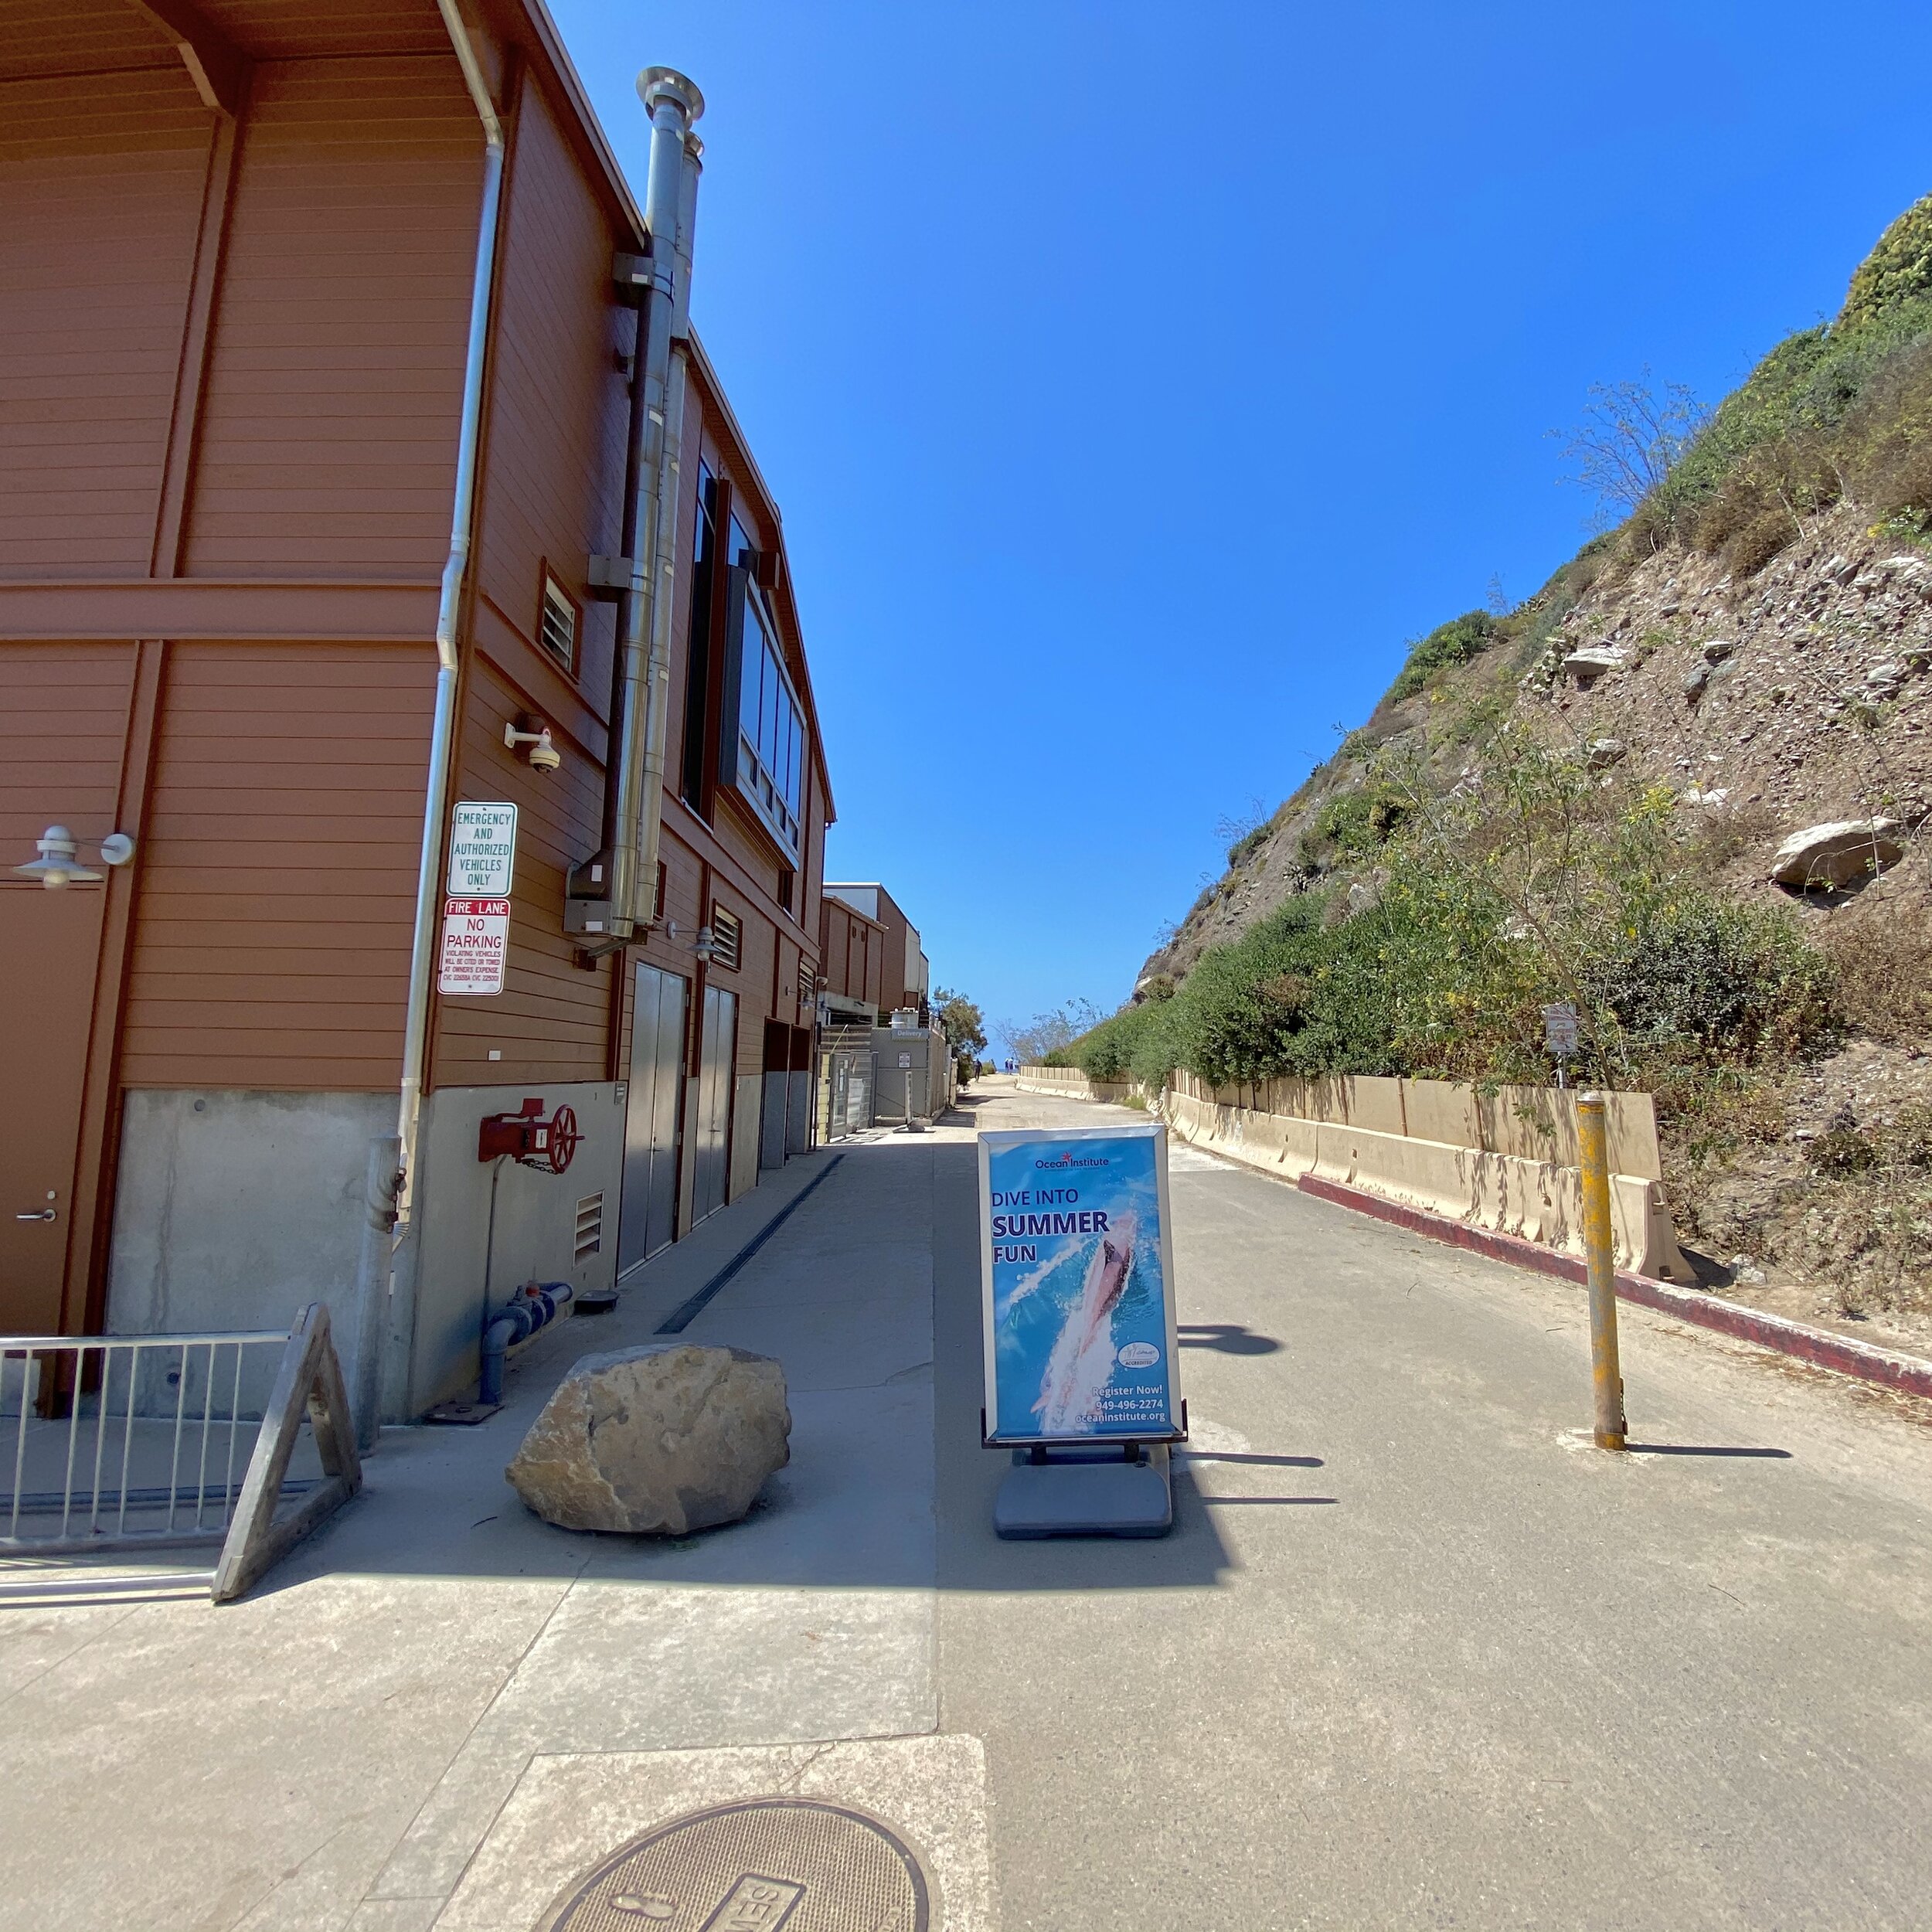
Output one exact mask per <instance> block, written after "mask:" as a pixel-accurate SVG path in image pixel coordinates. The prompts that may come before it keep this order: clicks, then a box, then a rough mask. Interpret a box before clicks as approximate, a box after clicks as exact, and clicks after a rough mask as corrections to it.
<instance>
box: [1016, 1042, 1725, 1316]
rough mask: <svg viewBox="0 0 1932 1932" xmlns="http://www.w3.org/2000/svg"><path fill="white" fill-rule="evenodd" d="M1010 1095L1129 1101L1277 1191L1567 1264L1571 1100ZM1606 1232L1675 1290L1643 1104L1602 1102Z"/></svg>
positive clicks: (1039, 1071)
mask: <svg viewBox="0 0 1932 1932" xmlns="http://www.w3.org/2000/svg"><path fill="white" fill-rule="evenodd" d="M1020 1086H1021V1087H1022V1090H1026V1091H1028V1092H1032V1093H1040V1094H1063V1095H1065V1096H1066V1097H1068V1098H1070V1099H1077V1100H1115V1101H1117V1100H1124V1099H1125V1098H1126V1097H1128V1094H1130V1092H1136V1093H1138V1097H1139V1098H1140V1099H1141V1102H1142V1104H1145V1105H1147V1106H1148V1107H1151V1109H1153V1111H1156V1112H1158V1114H1160V1116H1161V1117H1162V1118H1163V1119H1165V1121H1167V1122H1168V1124H1169V1125H1170V1126H1171V1127H1172V1128H1173V1129H1174V1131H1175V1132H1176V1133H1177V1134H1179V1135H1180V1136H1181V1138H1182V1139H1183V1140H1185V1141H1189V1142H1190V1143H1192V1145H1196V1146H1200V1147H1205V1148H1210V1149H1212V1150H1213V1151H1214V1152H1216V1153H1217V1154H1221V1155H1226V1156H1227V1157H1228V1158H1230V1159H1232V1160H1236V1161H1239V1162H1241V1163H1242V1164H1243V1165H1245V1166H1248V1167H1252V1168H1258V1169H1260V1171H1262V1172H1265V1173H1269V1174H1274V1175H1279V1176H1280V1177H1281V1178H1282V1179H1286V1180H1294V1181H1298V1180H1299V1179H1301V1177H1302V1175H1304V1174H1313V1175H1318V1177H1320V1178H1321V1179H1324V1180H1328V1181H1333V1182H1338V1183H1339V1184H1340V1185H1342V1186H1345V1187H1352V1188H1359V1189H1363V1190H1365V1191H1366V1192H1369V1193H1372V1194H1379V1195H1381V1196H1384V1197H1385V1198H1386V1199H1389V1200H1394V1201H1404V1202H1409V1203H1410V1204H1411V1205H1413V1206H1417V1207H1420V1208H1424V1209H1428V1210H1429V1211H1430V1213H1436V1214H1442V1215H1447V1216H1450V1217H1451V1218H1452V1219H1457V1220H1462V1221H1468V1222H1469V1223H1471V1224H1473V1225H1474V1226H1478V1227H1483V1228H1488V1229H1491V1230H1494V1231H1495V1232H1497V1233H1503V1234H1513V1235H1516V1236H1520V1237H1521V1238H1522V1239H1524V1240H1531V1241H1536V1242H1539V1243H1543V1245H1545V1246H1546V1247H1555V1248H1561V1249H1564V1250H1567V1251H1569V1252H1570V1253H1582V1251H1583V1240H1582V1235H1581V1227H1582V1221H1583V1188H1582V1177H1581V1176H1580V1174H1579V1173H1578V1172H1577V1120H1576V1095H1575V1094H1574V1092H1573V1091H1566V1090H1560V1089H1557V1088H1554V1087H1499V1088H1498V1089H1496V1090H1495V1091H1494V1092H1493V1093H1488V1094H1485V1093H1484V1092H1482V1091H1481V1090H1478V1088H1476V1087H1473V1086H1471V1085H1469V1084H1468V1083H1464V1082H1461V1081H1453V1080H1385V1079H1379V1078H1371V1077H1367V1076H1362V1077H1350V1078H1346V1079H1338V1080H1262V1081H1240V1082H1237V1083H1230V1084H1229V1085H1226V1086H1223V1087H1210V1086H1209V1085H1208V1083H1206V1081H1204V1080H1199V1079H1197V1078H1196V1077H1195V1076H1194V1075H1192V1074H1191V1073H1183V1072H1176V1073H1175V1074H1174V1075H1173V1076H1172V1078H1171V1079H1170V1080H1169V1082H1168V1086H1167V1087H1165V1090H1163V1091H1162V1093H1161V1094H1158V1095H1153V1094H1146V1093H1145V1091H1141V1090H1135V1089H1133V1088H1131V1087H1129V1086H1128V1084H1127V1083H1112V1082H1097V1081H1093V1080H1088V1079H1087V1076H1086V1075H1085V1074H1083V1073H1080V1071H1079V1070H1077V1069H1076V1068H1070V1067H1027V1068H1025V1069H1022V1073H1021V1075H1020ZM1607 1100H1608V1102H1609V1106H1608V1108H1607V1113H1608V1126H1609V1134H1610V1145H1611V1167H1612V1170H1613V1172H1612V1173H1611V1223H1612V1226H1613V1229H1614V1234H1615V1239H1616V1244H1617V1260H1618V1264H1619V1265H1620V1266H1621V1267H1625V1268H1628V1269H1630V1270H1633V1271H1634V1272H1635V1273H1637V1274H1647V1275H1650V1276H1652V1277H1655V1278H1657V1279H1658V1280H1661V1281H1689V1280H1690V1279H1691V1278H1692V1277H1691V1271H1690V1269H1689V1266H1688V1264H1686V1263H1685V1260H1684V1258H1683V1257H1682V1254H1681V1253H1679V1250H1678V1247H1677V1241H1676V1237H1675V1234H1674V1233H1673V1232H1672V1228H1671V1223H1670V1214H1669V1211H1668V1209H1667V1208H1666V1206H1665V1203H1664V1199H1663V1192H1662V1185H1661V1183H1660V1175H1661V1168H1660V1166H1659V1163H1658V1146H1657V1123H1656V1115H1655V1110H1654V1108H1653V1107H1652V1104H1651V1097H1650V1096H1649V1095H1648V1094H1610V1095H1607Z"/></svg>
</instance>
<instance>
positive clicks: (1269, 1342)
mask: <svg viewBox="0 0 1932 1932" xmlns="http://www.w3.org/2000/svg"><path fill="white" fill-rule="evenodd" d="M1175 1333H1176V1334H1178V1335H1179V1336H1180V1338H1181V1346H1182V1348H1184V1349H1217V1350H1219V1352H1220V1353H1221V1354H1223V1355H1273V1354H1274V1352H1276V1350H1277V1349H1279V1348H1280V1347H1281V1343H1280V1342H1277V1341H1276V1340H1275V1338H1274V1336H1273V1335H1257V1334H1256V1333H1255V1332H1253V1330H1252V1329H1251V1328H1243V1327H1242V1325H1240V1323H1239V1322H1236V1321H1183V1322H1181V1323H1180V1324H1179V1325H1178V1326H1177V1328H1176V1329H1175Z"/></svg>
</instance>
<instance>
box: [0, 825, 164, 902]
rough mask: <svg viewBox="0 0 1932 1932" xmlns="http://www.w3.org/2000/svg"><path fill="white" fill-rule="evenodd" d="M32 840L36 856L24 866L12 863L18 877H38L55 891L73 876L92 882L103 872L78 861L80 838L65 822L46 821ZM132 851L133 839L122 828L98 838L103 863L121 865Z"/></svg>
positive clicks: (73, 877) (102, 876)
mask: <svg viewBox="0 0 1932 1932" xmlns="http://www.w3.org/2000/svg"><path fill="white" fill-rule="evenodd" d="M34 843H35V845H36V846H37V847H38V848H39V852H40V856H39V858H38V859H29V860H28V862H26V864H25V865H24V866H15V867H14V870H15V872H17V873H19V876H21V877H22V879H39V881H40V883H41V884H42V885H43V886H46V889H48V890H49V892H57V891H58V890H59V889H60V888H61V887H62V886H70V885H72V884H73V883H75V881H77V880H78V881H80V883H82V884H83V885H96V884H98V883H100V880H102V879H105V878H106V877H107V874H106V873H105V872H96V871H95V870H94V868H93V867H92V866H83V865H82V864H81V862H80V842H79V841H78V840H77V839H76V838H75V837H74V835H73V833H72V832H70V831H69V830H68V829H67V828H66V826H65V825H49V827H48V828H47V829H46V831H45V832H43V833H42V834H41V835H40V836H39V838H37V839H36V840H35V842H34ZM133 857H134V841H133V839H131V838H129V837H128V835H127V834H126V833H125V832H110V833H108V835H107V837H106V838H104V839H102V840H101V842H100V862H101V863H102V864H103V865H104V866H124V865H126V864H127V862H128V860H129V859H131V858H133Z"/></svg>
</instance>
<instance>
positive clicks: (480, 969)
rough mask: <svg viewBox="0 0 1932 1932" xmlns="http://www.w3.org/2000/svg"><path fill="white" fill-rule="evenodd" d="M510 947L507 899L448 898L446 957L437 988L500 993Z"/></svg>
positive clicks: (446, 903) (445, 991) (444, 947)
mask: <svg viewBox="0 0 1932 1932" xmlns="http://www.w3.org/2000/svg"><path fill="white" fill-rule="evenodd" d="M509 950H510V902H509V900H507V899H446V900H444V902H443V961H442V969H441V971H440V972H439V973H438V974H437V982H436V983H437V990H438V991H439V992H444V993H500V992H502V990H503V962H504V960H505V957H507V956H508V954H509Z"/></svg>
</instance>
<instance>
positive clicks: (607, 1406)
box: [504, 1342, 791, 1536]
mask: <svg viewBox="0 0 1932 1932" xmlns="http://www.w3.org/2000/svg"><path fill="white" fill-rule="evenodd" d="M790 1435H791V1410H790V1409H789V1408H787V1406H786V1403H785V1373H784V1369H782V1368H781V1366H779V1364H778V1363H777V1362H774V1361H773V1360H772V1359H771V1358H770V1356H769V1355H752V1354H750V1353H748V1352H747V1351H746V1350H744V1349H720V1348H713V1347H709V1346H706V1345H702V1344H700V1343H698V1342H653V1343H651V1344H648V1345H645V1346H644V1347H641V1348H636V1349H614V1350H613V1351H612V1352H611V1353H609V1354H607V1355H586V1356H584V1357H583V1359H582V1360H581V1361H580V1362H578V1363H577V1365H576V1366H574V1367H573V1369H571V1371H570V1373H569V1374H568V1375H567V1376H565V1377H564V1378H563V1381H562V1382H561V1383H559V1384H558V1385H557V1388H556V1393H554V1394H553V1395H552V1396H551V1397H550V1399H549V1401H548V1402H546V1403H545V1404H544V1405H543V1414H541V1415H540V1416H539V1417H537V1419H536V1421H535V1422H534V1423H532V1424H531V1425H530V1433H529V1434H528V1435H526V1437H524V1438H523V1444H522V1447H521V1448H519V1450H518V1451H517V1452H516V1454H515V1457H514V1458H512V1461H511V1463H510V1466H509V1468H508V1469H506V1470H505V1471H504V1474H505V1475H507V1476H508V1477H509V1479H510V1482H511V1485H512V1487H513V1488H515V1491H516V1493H517V1494H518V1495H519V1496H521V1497H522V1498H523V1500H524V1501H525V1502H526V1503H528V1504H529V1506H530V1507H531V1508H532V1509H534V1510H535V1511H536V1513H537V1514H538V1515H539V1516H542V1517H543V1518H544V1519H546V1521H548V1522H553V1523H556V1524H559V1525H560V1526H562V1527H563V1528H564V1529H616V1530H624V1531H628V1532H631V1533H632V1534H634V1535H640V1536H683V1535H684V1534H685V1532H687V1531H689V1530H693V1529H708V1528H709V1527H710V1526H712V1525H713V1524H714V1523H723V1522H736V1521H737V1520H738V1519H739V1518H740V1516H742V1515H743V1514H744V1513H745V1512H746V1511H747V1509H750V1507H751V1503H752V1498H753V1497H755V1496H756V1495H757V1493H758V1492H759V1489H760V1487H761V1486H762V1485H763V1484H764V1480H765V1478H767V1476H769V1475H770V1474H771V1472H772V1471H774V1469H782V1468H784V1466H785V1464H786V1463H787V1461H790V1460H791V1450H790V1448H789V1447H788V1446H787V1438H788V1437H790Z"/></svg>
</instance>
